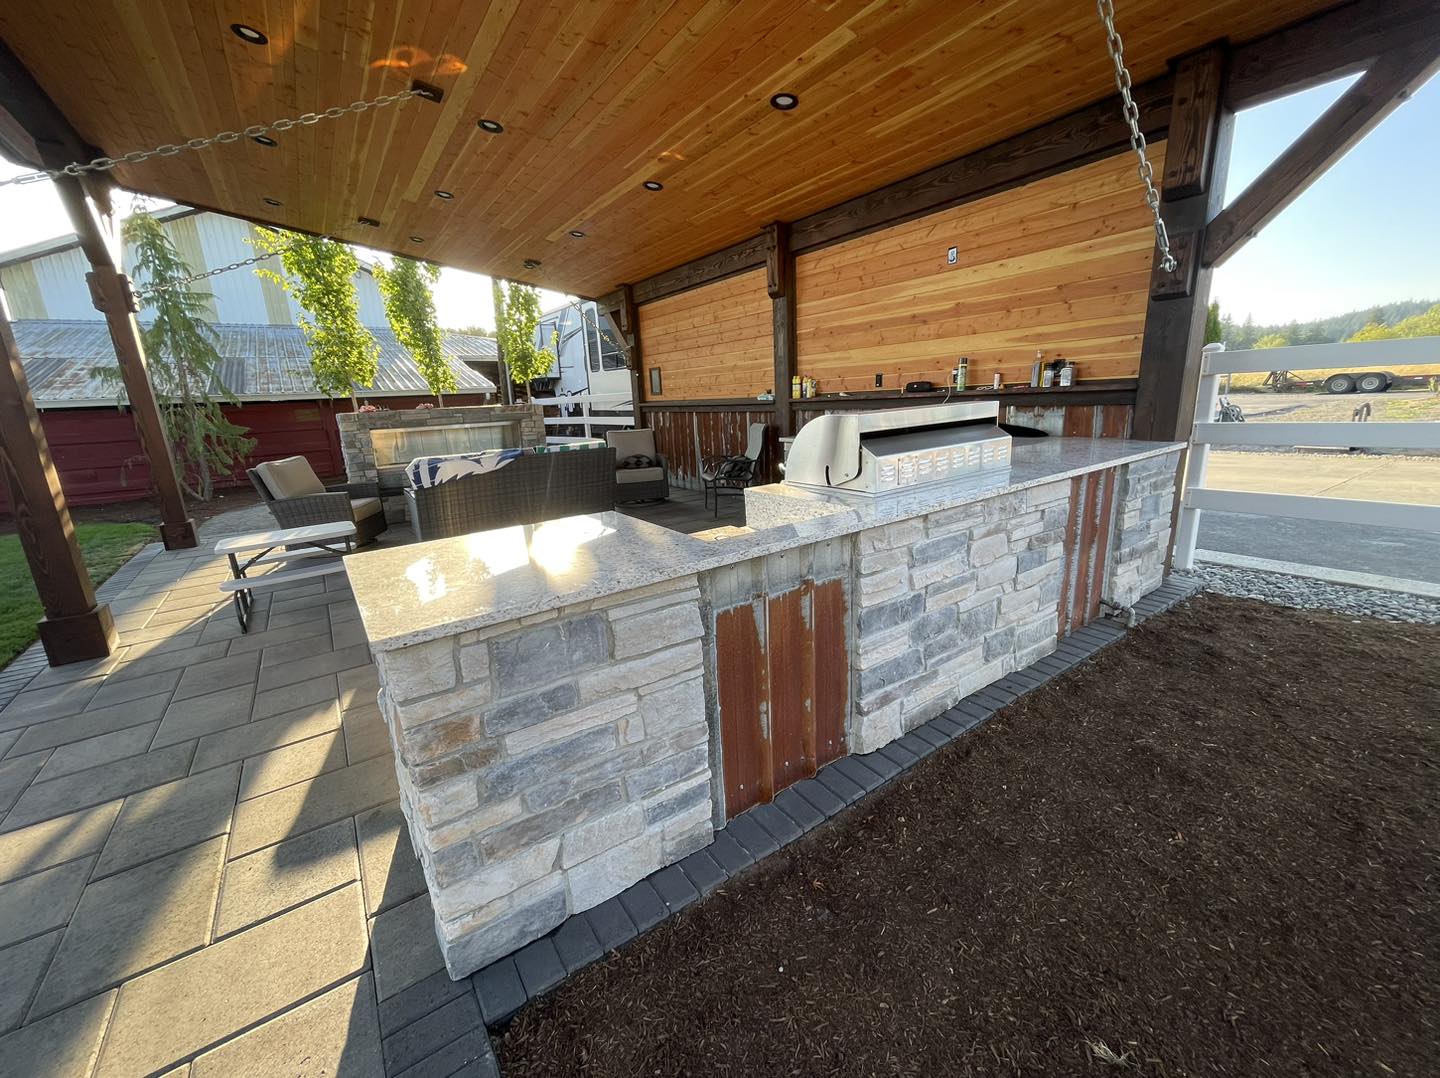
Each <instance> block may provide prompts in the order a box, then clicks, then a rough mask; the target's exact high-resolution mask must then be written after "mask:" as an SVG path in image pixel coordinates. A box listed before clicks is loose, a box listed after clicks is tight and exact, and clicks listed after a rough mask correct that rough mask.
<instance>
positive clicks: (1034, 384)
mask: <svg viewBox="0 0 1440 1078" xmlns="http://www.w3.org/2000/svg"><path fill="white" fill-rule="evenodd" d="M1044 368H1045V353H1044V352H1042V351H1040V349H1038V348H1037V349H1035V362H1034V363H1033V364H1031V366H1030V388H1031V389H1039V388H1040V379H1041V373H1040V372H1041V371H1042V370H1044Z"/></svg>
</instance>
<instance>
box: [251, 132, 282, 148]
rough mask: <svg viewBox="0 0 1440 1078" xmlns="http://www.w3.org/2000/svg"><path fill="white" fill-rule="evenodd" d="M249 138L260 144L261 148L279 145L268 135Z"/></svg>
mask: <svg viewBox="0 0 1440 1078" xmlns="http://www.w3.org/2000/svg"><path fill="white" fill-rule="evenodd" d="M251 138H252V139H253V140H254V141H256V142H258V143H260V145H261V146H279V145H280V143H278V142H276V141H275V140H274V139H273V138H271V137H270V136H269V135H252V136H251Z"/></svg>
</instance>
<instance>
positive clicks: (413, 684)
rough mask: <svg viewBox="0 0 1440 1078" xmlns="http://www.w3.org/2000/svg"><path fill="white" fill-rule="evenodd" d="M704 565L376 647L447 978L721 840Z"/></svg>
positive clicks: (404, 797) (383, 695)
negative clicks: (444, 635) (708, 697)
mask: <svg viewBox="0 0 1440 1078" xmlns="http://www.w3.org/2000/svg"><path fill="white" fill-rule="evenodd" d="M699 604H700V592H699V590H698V583H697V580H696V578H695V577H694V576H688V577H684V578H682V579H679V580H675V581H670V582H667V583H665V584H659V585H654V586H651V587H648V588H643V589H638V590H635V591H629V592H625V593H622V594H620V595H615V596H610V597H608V598H606V599H603V600H598V601H596V602H595V603H591V604H579V605H576V606H571V607H566V608H564V609H563V610H560V611H558V612H552V613H549V614H542V615H536V616H534V617H532V618H527V619H524V620H523V621H522V622H521V623H520V627H518V628H516V626H515V624H514V623H510V624H508V625H505V626H501V627H498V628H497V629H495V630H482V631H478V632H469V633H465V634H463V635H461V636H458V637H451V638H448V639H445V640H440V641H435V642H431V643H424V644H417V645H413V646H410V647H406V648H401V649H399V650H396V651H388V652H381V653H379V654H378V655H377V657H376V661H377V665H378V666H379V670H380V679H381V685H382V688H381V692H380V702H381V710H382V712H383V714H384V716H385V719H386V723H387V725H388V726H389V729H390V735H391V739H392V742H393V744H394V748H395V754H396V759H397V771H398V773H399V778H400V790H401V799H402V803H403V807H404V810H405V816H406V818H407V820H408V821H409V825H410V829H411V836H412V838H413V840H414V845H415V849H416V851H417V852H418V853H419V855H420V860H421V863H422V865H423V866H424V871H425V879H426V882H427V884H428V886H429V889H430V895H431V899H432V902H433V905H434V910H435V922H436V932H437V935H438V936H439V939H440V945H441V950H442V951H443V952H444V955H445V961H446V964H447V966H448V967H449V969H450V972H451V974H452V975H453V976H457V977H458V976H461V975H464V974H467V973H470V972H473V971H474V970H476V969H478V968H480V967H481V966H484V965H485V964H487V963H488V962H491V961H493V960H494V959H496V958H499V957H501V956H503V955H505V954H508V953H510V952H511V951H512V950H515V949H516V948H518V947H520V946H522V945H523V944H525V943H528V942H529V941H531V940H533V939H535V938H537V937H538V936H540V935H542V934H543V933H545V932H547V931H549V930H550V929H551V928H553V927H555V926H556V925H558V924H559V923H560V922H561V921H563V920H564V919H565V918H566V917H567V916H569V915H570V914H572V913H578V912H580V911H582V910H586V909H589V908H590V907H592V906H595V905H597V904H599V903H600V902H603V901H604V900H605V899H607V898H610V897H611V896H612V895H615V894H617V893H619V892H620V891H621V890H623V889H624V888H626V887H628V886H629V885H630V884H632V883H635V882H636V881H638V880H640V879H642V878H643V877H645V876H647V875H649V874H650V873H651V872H653V871H655V869H657V868H660V867H662V866H664V865H667V864H671V863H673V862H674V861H677V860H679V859H680V858H681V857H684V856H685V855H686V854H689V853H691V852H693V851H694V850H697V849H700V848H701V847H703V846H705V845H707V844H708V843H709V842H710V840H711V837H712V833H713V832H712V816H711V814H712V804H713V796H712V787H711V770H710V755H709V754H710V748H709V742H710V736H709V735H710V731H709V726H708V724H707V719H706V707H705V689H704V679H703V673H704V669H703V666H704V660H703V656H702V654H701V651H702V648H701V636H702V622H701V615H700V605H699Z"/></svg>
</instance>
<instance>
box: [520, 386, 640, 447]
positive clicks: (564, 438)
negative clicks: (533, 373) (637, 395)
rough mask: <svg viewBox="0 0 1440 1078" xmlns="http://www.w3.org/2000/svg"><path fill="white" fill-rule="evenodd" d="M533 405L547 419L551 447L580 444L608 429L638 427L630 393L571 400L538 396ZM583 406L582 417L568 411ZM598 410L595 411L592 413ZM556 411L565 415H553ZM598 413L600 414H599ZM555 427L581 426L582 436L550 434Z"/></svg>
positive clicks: (576, 396)
mask: <svg viewBox="0 0 1440 1078" xmlns="http://www.w3.org/2000/svg"><path fill="white" fill-rule="evenodd" d="M531 403H532V404H538V405H540V406H541V408H542V409H543V412H542V414H543V415H544V416H545V427H546V435H545V440H546V441H547V442H549V443H551V444H560V443H564V442H579V441H584V440H585V439H587V438H594V437H596V428H599V433H601V434H603V433H604V432H605V431H606V430H607V429H608V430H626V429H629V428H631V427H634V426H635V425H636V423H635V408H634V402H633V401H631V399H630V394H629V393H575V394H572V395H571V396H568V397H534V398H532V399H531ZM575 407H579V409H580V412H579V414H578V415H566V414H564V412H566V411H569V410H570V409H572V408H575ZM592 409H594V410H595V411H592ZM552 411H555V412H559V413H561V414H557V415H552V414H550V413H551V412H552ZM596 411H598V412H599V413H600V414H598V415H597V414H595V413H596ZM551 427H580V428H582V429H583V431H584V433H583V434H581V435H565V434H550V433H549V429H550V428H551Z"/></svg>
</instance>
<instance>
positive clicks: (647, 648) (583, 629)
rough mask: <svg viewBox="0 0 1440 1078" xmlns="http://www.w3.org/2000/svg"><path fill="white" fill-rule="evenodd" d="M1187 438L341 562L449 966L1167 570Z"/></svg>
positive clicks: (939, 707)
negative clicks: (871, 493) (733, 524)
mask: <svg viewBox="0 0 1440 1078" xmlns="http://www.w3.org/2000/svg"><path fill="white" fill-rule="evenodd" d="M1180 448H1181V447H1180V446H1179V445H1178V444H1173V443H1163V442H1138V441H1126V440H1120V439H1089V438H1045V439H1035V440H1029V439H1016V440H1015V442H1014V446H1013V452H1012V453H1011V454H1010V462H1009V466H1008V468H1005V469H1002V470H999V471H995V472H990V473H988V474H984V475H977V476H972V477H970V478H966V479H962V480H956V481H950V482H943V483H931V484H930V485H928V486H924V487H921V488H916V489H912V490H902V491H899V492H896V493H893V494H888V495H885V496H883V497H872V498H861V497H856V496H853V495H835V494H827V493H819V492H816V491H814V490H809V489H802V488H799V487H797V486H795V485H793V484H776V485H772V486H765V487H757V488H752V489H750V490H748V491H746V497H745V501H746V514H747V522H748V523H747V526H746V527H744V528H717V529H715V530H714V531H713V532H708V533H700V534H698V535H694V536H689V535H683V534H680V533H677V532H672V531H668V530H666V529H663V528H660V527H657V526H655V525H652V524H649V523H646V522H644V521H639V520H635V519H632V518H629V517H626V516H623V515H620V514H617V513H602V514H596V515H591V516H580V517H569V518H566V519H563V520H555V521H549V522H546V523H543V524H539V525H534V526H526V527H515V528H508V529H501V530H496V531H490V532H482V533H477V534H473V535H466V536H460V537H456V538H451V539H443V540H438V541H435V542H430V543H422V544H417V545H413V546H407V547H401V548H394V549H383V550H378V551H375V552H371V553H361V554H357V555H353V556H351V557H349V558H347V559H346V567H347V570H348V573H349V576H350V581H351V584H352V586H353V589H354V593H355V597H356V599H357V601H358V603H359V607H360V613H361V616H362V619H363V623H364V627H365V631H366V634H367V636H368V639H369V642H370V647H371V649H372V651H373V652H374V655H375V660H376V664H377V666H378V667H379V671H380V681H381V686H382V687H381V691H380V706H381V710H382V712H383V714H384V716H385V720H386V723H387V725H388V727H389V730H390V735H391V741H392V745H393V748H394V751H395V758H396V770H397V772H398V774H399V783H400V790H401V799H402V805H403V809H404V813H405V816H406V818H407V820H408V821H409V827H410V832H411V837H412V839H413V841H414V846H415V849H416V851H417V852H418V854H419V857H420V859H421V861H422V863H423V866H424V872H425V878H426V882H427V884H428V886H429V890H430V895H431V898H432V901H433V906H434V911H435V927H436V933H437V936H438V937H439V940H440V946H441V950H442V951H443V953H444V956H445V961H446V963H447V965H448V967H449V970H450V973H451V975H452V976H455V977H459V976H462V975H464V974H468V973H470V972H472V971H474V970H476V969H478V968H480V967H483V966H485V965H486V964H488V963H489V962H491V961H493V960H495V959H497V958H499V957H502V956H504V955H506V954H508V953H510V952H511V951H514V950H516V949H517V948H519V947H521V946H523V945H524V944H526V943H528V942H530V941H531V940H534V939H537V938H539V937H540V936H542V935H544V934H545V933H546V932H548V931H550V930H551V929H552V928H554V927H555V926H556V925H559V924H560V923H561V922H562V921H564V920H565V918H566V917H567V916H568V915H570V914H573V913H578V912H580V911H582V910H586V909H590V908H592V907H594V906H596V905H598V904H599V903H601V902H603V901H605V900H606V899H609V898H611V897H612V896H615V895H617V894H618V893H620V892H621V891H622V890H624V889H625V888H627V887H628V886H630V885H631V884H633V883H635V882H636V881H638V880H640V879H642V878H644V877H646V876H647V875H649V874H650V873H652V872H654V871H656V870H657V869H660V868H662V867H664V866H666V865H670V864H673V863H674V862H675V861H677V860H679V859H680V858H682V857H684V856H686V855H687V854H689V853H691V852H693V851H695V850H698V849H700V848H702V847H704V846H706V845H707V844H708V843H709V842H710V841H711V838H712V835H713V832H714V830H715V829H716V828H719V827H722V826H724V824H725V821H726V820H728V819H730V818H732V817H734V816H735V815H737V814H738V813H740V812H743V811H744V810H745V809H747V808H749V807H751V806H753V805H756V804H759V803H762V802H766V801H769V800H770V799H771V798H772V797H774V795H775V794H776V793H777V792H779V791H781V790H783V789H784V788H785V787H787V786H789V785H790V784H792V783H794V782H796V781H798V780H800V779H802V778H805V777H808V776H810V775H813V774H814V773H815V771H816V768H817V767H819V766H823V765H824V764H826V763H828V762H830V761H832V760H835V759H837V758H839V757H840V756H843V755H845V754H846V753H852V752H868V751H871V750H874V749H876V748H879V747H881V746H883V745H886V744H888V743H889V742H891V741H892V740H894V739H896V738H898V737H900V736H902V735H903V734H904V733H905V732H906V731H908V730H910V729H912V728H914V727H915V726H917V725H919V724H920V723H922V722H924V721H926V720H928V719H930V718H932V717H934V716H936V715H938V714H940V713H941V712H942V711H944V710H946V709H948V708H949V707H951V706H953V705H954V704H955V703H956V702H957V701H959V700H960V699H962V698H963V697H965V696H966V695H968V694H970V693H972V692H975V691H977V690H979V689H981V688H982V687H984V686H985V685H987V684H990V683H991V682H993V681H995V680H997V679H999V678H1001V677H1003V676H1004V675H1006V674H1007V673H1010V672H1012V671H1015V670H1018V669H1021V668H1023V667H1025V666H1027V665H1029V664H1030V663H1032V662H1035V661H1037V660H1039V659H1041V658H1042V657H1044V656H1045V655H1047V654H1049V653H1050V652H1051V651H1053V650H1054V649H1055V647H1056V644H1057V637H1060V636H1063V635H1065V634H1066V633H1068V632H1070V631H1073V630H1074V629H1076V628H1078V627H1080V626H1082V625H1084V624H1086V623H1087V622H1089V621H1091V620H1093V619H1094V618H1095V617H1096V616H1098V614H1099V610H1100V603H1101V600H1102V599H1103V600H1105V601H1106V602H1107V603H1111V604H1115V605H1118V606H1127V605H1129V604H1131V603H1133V602H1134V601H1135V600H1136V599H1138V598H1139V597H1141V596H1142V595H1143V594H1145V593H1146V592H1148V591H1150V590H1152V589H1153V588H1155V587H1157V586H1158V585H1159V584H1160V583H1161V579H1162V575H1163V567H1164V560H1165V556H1166V549H1167V546H1168V543H1169V532H1170V517H1171V506H1172V499H1173V495H1174V489H1175V482H1176V468H1177V464H1178V461H1179V452H1180Z"/></svg>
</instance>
